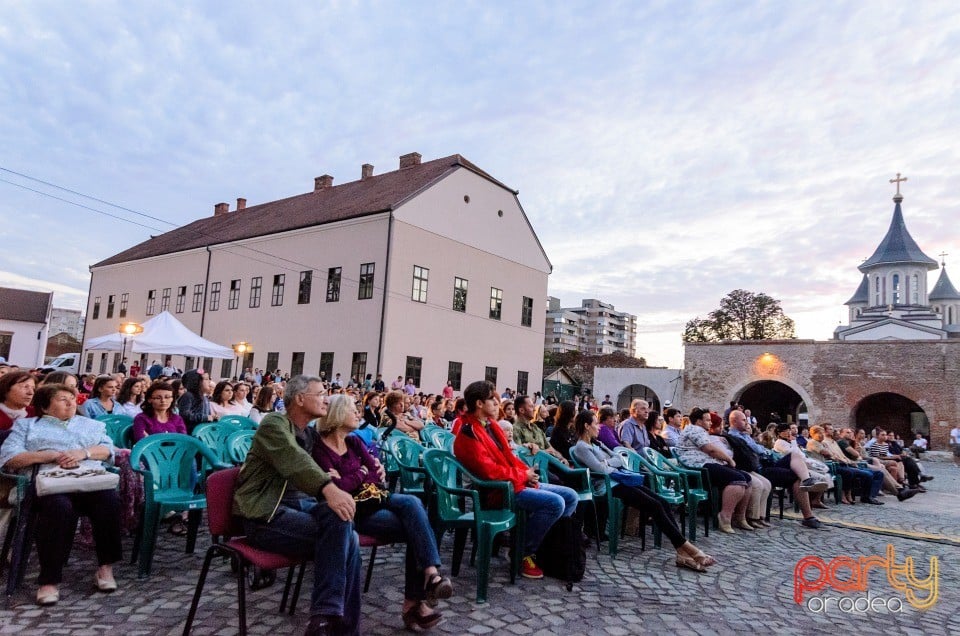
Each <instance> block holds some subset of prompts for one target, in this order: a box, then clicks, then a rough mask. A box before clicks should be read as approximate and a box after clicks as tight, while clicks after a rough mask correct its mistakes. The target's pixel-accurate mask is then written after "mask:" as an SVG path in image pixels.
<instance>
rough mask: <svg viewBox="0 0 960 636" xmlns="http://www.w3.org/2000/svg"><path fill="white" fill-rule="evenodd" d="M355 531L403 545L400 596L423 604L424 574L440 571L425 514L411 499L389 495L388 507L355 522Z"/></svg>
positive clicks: (438, 558) (430, 529) (419, 503)
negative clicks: (433, 568)
mask: <svg viewBox="0 0 960 636" xmlns="http://www.w3.org/2000/svg"><path fill="white" fill-rule="evenodd" d="M356 525H357V531H358V532H361V533H363V534H368V535H370V536H371V537H376V538H377V539H380V540H381V541H395V542H401V541H403V542H406V544H407V565H406V575H405V583H404V592H403V595H404V597H405V598H407V599H411V600H415V601H422V600H423V598H424V594H423V582H424V577H423V571H424V570H426V569H427V568H428V567H430V566H431V565H433V566H436V567H440V554H439V553H438V552H437V540H436V537H434V534H433V529H432V528H431V527H430V522H429V521H428V520H427V511H426V509H425V508H424V507H423V504H422V503H421V502H420V500H419V499H417V498H416V497H414V496H413V495H400V494H391V495H390V498H389V499H387V505H386V507H384V508H381V509H380V510H378V511H376V512H375V513H373V514H371V515H369V516H368V517H365V518H362V519H358V520H357V521H356Z"/></svg>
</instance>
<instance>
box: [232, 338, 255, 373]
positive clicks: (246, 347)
mask: <svg viewBox="0 0 960 636" xmlns="http://www.w3.org/2000/svg"><path fill="white" fill-rule="evenodd" d="M251 351H253V345H252V344H250V343H249V342H238V343H237V344H235V345H233V352H234V353H235V354H237V361H236V362H235V363H234V365H233V367H234V372H235V374H236V376H237V380H243V378H242V377H240V358H241V357H242V356H243V355H244V354H246V353H249V352H251Z"/></svg>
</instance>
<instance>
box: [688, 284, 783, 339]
mask: <svg viewBox="0 0 960 636" xmlns="http://www.w3.org/2000/svg"><path fill="white" fill-rule="evenodd" d="M795 337H796V335H795V334H794V324H793V320H791V319H790V318H788V317H787V316H786V315H785V314H784V313H783V308H781V307H780V301H779V300H776V299H775V298H772V297H771V296H768V295H767V294H764V293H762V292H761V293H759V294H755V293H753V292H749V291H747V290H745V289H735V290H733V291H732V292H730V293H729V294H727V295H726V296H725V297H724V298H723V300H721V301H720V308H719V309H715V310H713V311H711V312H710V314H709V315H708V316H707V317H706V318H700V317H699V316H697V317H696V318H694V319H692V320H690V321H689V322H687V324H686V326H685V327H684V330H683V341H684V342H719V341H721V340H780V339H787V338H795Z"/></svg>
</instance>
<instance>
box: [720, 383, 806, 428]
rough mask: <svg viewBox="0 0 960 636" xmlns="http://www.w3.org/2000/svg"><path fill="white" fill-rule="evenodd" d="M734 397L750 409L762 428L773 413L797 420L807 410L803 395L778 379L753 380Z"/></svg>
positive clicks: (787, 419)
mask: <svg viewBox="0 0 960 636" xmlns="http://www.w3.org/2000/svg"><path fill="white" fill-rule="evenodd" d="M734 399H735V400H736V401H737V402H739V403H740V404H742V405H743V407H744V408H745V409H750V414H751V415H752V416H753V417H755V418H757V424H758V425H759V426H760V427H761V428H763V427H765V426H766V425H767V424H769V423H770V415H771V414H772V413H776V414H777V415H779V416H780V419H781V420H782V421H784V422H787V421H790V422H797V421H799V418H800V415H801V414H802V413H806V410H807V409H806V404H805V403H804V400H803V397H801V395H800V394H799V393H798V392H797V391H796V390H794V389H793V388H792V387H790V386H788V385H787V384H784V383H783V382H779V381H777V380H760V381H757V382H751V383H750V384H748V385H747V386H745V387H743V388H742V389H740V391H738V392H737V394H736V396H735V397H734Z"/></svg>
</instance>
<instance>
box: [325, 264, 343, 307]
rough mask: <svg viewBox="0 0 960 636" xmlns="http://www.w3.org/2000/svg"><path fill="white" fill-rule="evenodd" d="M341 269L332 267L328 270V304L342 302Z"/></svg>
mask: <svg viewBox="0 0 960 636" xmlns="http://www.w3.org/2000/svg"><path fill="white" fill-rule="evenodd" d="M341 271H342V269H341V268H340V267H331V268H330V269H328V270H327V302H328V303H338V302H340V272H341Z"/></svg>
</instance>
